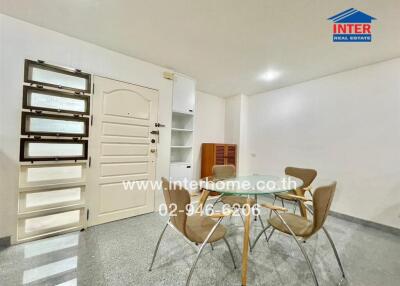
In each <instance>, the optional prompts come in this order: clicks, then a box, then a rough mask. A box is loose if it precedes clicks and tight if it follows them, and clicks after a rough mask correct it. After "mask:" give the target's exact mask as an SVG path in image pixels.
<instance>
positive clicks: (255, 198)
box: [254, 195, 258, 221]
mask: <svg viewBox="0 0 400 286" xmlns="http://www.w3.org/2000/svg"><path fill="white" fill-rule="evenodd" d="M254 201H255V202H256V204H255V205H256V206H257V203H258V198H257V195H254ZM257 219H258V216H254V221H257Z"/></svg>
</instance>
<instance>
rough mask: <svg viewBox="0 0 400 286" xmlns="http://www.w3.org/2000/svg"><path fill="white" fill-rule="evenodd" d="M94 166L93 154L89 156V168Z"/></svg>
mask: <svg viewBox="0 0 400 286" xmlns="http://www.w3.org/2000/svg"><path fill="white" fill-rule="evenodd" d="M91 166H92V156H89V168H90V167H91Z"/></svg>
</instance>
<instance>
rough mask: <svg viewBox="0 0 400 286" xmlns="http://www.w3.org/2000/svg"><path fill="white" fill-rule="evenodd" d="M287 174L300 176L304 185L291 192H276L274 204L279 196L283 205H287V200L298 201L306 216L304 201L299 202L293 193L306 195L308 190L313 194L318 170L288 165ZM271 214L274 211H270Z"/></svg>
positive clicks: (303, 214) (302, 212)
mask: <svg viewBox="0 0 400 286" xmlns="http://www.w3.org/2000/svg"><path fill="white" fill-rule="evenodd" d="M285 174H286V175H288V176H292V177H296V178H299V179H300V180H302V181H303V185H301V186H300V187H298V188H297V189H296V190H293V191H290V192H284V193H279V194H275V195H274V202H273V203H272V204H275V201H276V199H277V198H279V199H280V200H281V203H282V207H285V204H284V201H285V200H286V201H290V202H295V203H298V204H299V208H300V213H301V215H302V216H304V217H306V216H307V214H306V210H305V207H304V206H303V202H297V201H296V199H295V198H293V197H292V195H299V196H304V195H305V193H306V192H309V193H310V195H311V196H312V191H311V183H312V182H313V181H314V179H315V177H316V176H317V171H316V170H314V169H305V168H296V167H286V168H285ZM293 212H294V213H296V205H295V208H294V210H293ZM271 214H272V211H270V216H271Z"/></svg>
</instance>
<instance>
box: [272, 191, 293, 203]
mask: <svg viewBox="0 0 400 286" xmlns="http://www.w3.org/2000/svg"><path fill="white" fill-rule="evenodd" d="M290 195H295V193H294V192H284V193H279V194H276V195H275V196H276V197H278V198H280V199H283V200H287V201H296V199H294V198H292V197H291V196H290Z"/></svg>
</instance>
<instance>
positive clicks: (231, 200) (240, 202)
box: [210, 165, 267, 238]
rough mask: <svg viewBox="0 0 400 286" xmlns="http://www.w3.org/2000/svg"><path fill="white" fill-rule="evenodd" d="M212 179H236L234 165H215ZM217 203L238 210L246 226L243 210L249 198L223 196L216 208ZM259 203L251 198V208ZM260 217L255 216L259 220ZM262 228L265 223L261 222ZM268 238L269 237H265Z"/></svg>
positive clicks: (217, 201) (218, 200)
mask: <svg viewBox="0 0 400 286" xmlns="http://www.w3.org/2000/svg"><path fill="white" fill-rule="evenodd" d="M212 174H213V175H212V177H211V178H210V179H211V180H214V181H219V180H226V179H229V178H233V177H236V168H235V166H234V165H215V166H213V168H212ZM217 203H223V204H224V205H228V206H230V207H232V208H234V209H236V210H239V215H240V218H241V220H242V223H243V225H245V222H244V218H243V215H242V213H241V210H242V209H243V207H244V205H245V204H247V196H240V195H236V196H235V195H224V194H222V195H221V196H220V197H219V198H218V199H217V200H216V201H215V202H214V204H213V206H215V205H216V204H217ZM256 203H257V200H256V199H253V198H250V207H251V208H252V207H254V205H255V204H256ZM257 218H258V216H255V219H257ZM260 223H261V227H262V228H264V223H263V221H262V220H260ZM265 237H266V238H267V236H265Z"/></svg>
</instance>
